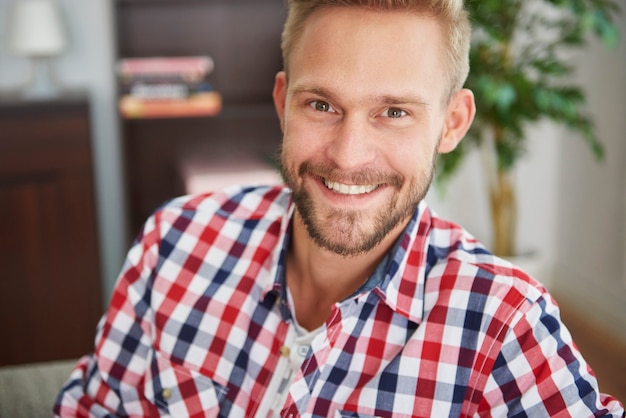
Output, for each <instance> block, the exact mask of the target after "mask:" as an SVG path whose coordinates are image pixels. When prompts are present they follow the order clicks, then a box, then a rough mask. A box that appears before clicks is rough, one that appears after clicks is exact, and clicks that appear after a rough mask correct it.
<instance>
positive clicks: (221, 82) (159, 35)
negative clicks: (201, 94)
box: [115, 0, 286, 233]
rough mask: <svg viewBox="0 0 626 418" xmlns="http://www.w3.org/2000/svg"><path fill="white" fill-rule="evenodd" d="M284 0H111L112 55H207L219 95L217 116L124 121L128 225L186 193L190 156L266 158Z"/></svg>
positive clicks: (276, 130)
mask: <svg viewBox="0 0 626 418" xmlns="http://www.w3.org/2000/svg"><path fill="white" fill-rule="evenodd" d="M285 16H286V9H285V4H284V1H283V0H155V1H142V0H116V2H115V19H116V28H115V33H116V35H117V56H118V58H135V57H167V56H190V55H191V56H193V55H209V56H210V57H211V58H213V60H214V62H215V69H214V71H213V72H212V73H211V74H210V76H209V81H210V82H211V84H212V85H213V86H214V88H215V89H216V90H217V91H218V92H219V93H221V95H222V97H223V109H222V112H221V113H220V114H219V115H218V116H216V117H200V118H177V119H158V120H154V119H144V120H141V119H131V120H122V140H123V148H124V152H125V160H126V174H127V185H126V186H127V191H128V201H129V205H130V219H131V228H132V232H133V233H136V232H137V231H138V230H139V228H140V227H141V225H142V224H143V222H144V221H145V219H146V217H147V216H148V215H149V214H150V213H151V212H152V211H153V210H154V209H156V207H157V206H159V205H161V204H162V203H163V202H164V201H166V200H168V199H170V198H172V197H175V196H177V195H180V194H183V193H185V188H184V184H183V181H182V178H181V164H184V161H185V159H187V158H188V157H189V156H193V157H194V158H196V159H197V158H204V159H206V161H207V164H209V165H210V164H211V161H216V160H219V161H223V160H224V159H228V158H231V157H236V156H237V155H241V154H246V155H247V156H250V155H252V156H255V157H257V158H260V159H264V160H270V159H271V158H272V157H273V156H274V154H275V152H276V150H277V149H278V147H279V144H280V139H281V136H282V135H281V132H280V126H279V123H278V119H277V117H276V113H275V111H274V107H273V104H272V88H273V84H274V76H275V74H276V72H277V71H279V70H280V69H281V67H282V59H281V52H280V34H281V31H282V26H283V23H284V19H285Z"/></svg>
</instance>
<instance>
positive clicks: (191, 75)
mask: <svg viewBox="0 0 626 418" xmlns="http://www.w3.org/2000/svg"><path fill="white" fill-rule="evenodd" d="M211 71H213V60H212V59H211V58H210V57H208V56H190V57H152V58H124V59H122V60H120V61H119V63H118V68H117V75H118V78H119V82H120V88H121V96H120V99H119V110H120V113H121V114H122V116H123V117H125V118H174V117H193V116H215V115H216V114H218V113H219V112H220V110H221V107H222V97H221V95H220V94H219V93H218V92H217V91H215V90H214V89H213V87H212V86H211V84H210V83H209V82H208V80H207V76H208V75H209V74H210V73H211Z"/></svg>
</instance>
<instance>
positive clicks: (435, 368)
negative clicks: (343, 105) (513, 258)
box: [55, 187, 623, 418]
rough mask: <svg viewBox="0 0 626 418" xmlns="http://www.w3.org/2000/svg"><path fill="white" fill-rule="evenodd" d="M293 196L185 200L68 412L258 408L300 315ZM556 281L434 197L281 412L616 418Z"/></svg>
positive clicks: (102, 328) (148, 232)
mask: <svg viewBox="0 0 626 418" xmlns="http://www.w3.org/2000/svg"><path fill="white" fill-rule="evenodd" d="M292 213H293V205H292V201H291V195H290V192H289V190H288V189H285V188H283V187H273V188H268V187H260V188H250V189H229V191H227V192H224V193H217V194H214V195H201V196H197V195H196V196H188V197H184V198H180V199H177V200H174V201H172V202H170V203H169V204H167V205H165V206H164V207H163V208H161V209H159V210H158V211H157V212H155V214H154V215H153V216H152V217H151V218H150V219H149V220H148V222H147V223H146V225H145V228H144V230H143V232H142V234H141V236H140V237H139V239H138V240H137V241H136V243H135V245H134V246H133V247H132V249H131V250H130V252H129V254H128V258H127V261H126V263H125V266H124V269H123V271H122V274H121V276H120V278H119V280H118V283H117V285H116V288H115V291H114V293H113V296H112V300H111V303H110V307H109V309H108V311H107V313H106V315H105V316H104V317H103V319H102V320H101V322H100V324H99V326H98V334H97V339H96V346H95V353H94V354H93V355H91V356H86V357H84V358H83V359H81V361H80V362H79V363H78V365H77V367H76V368H75V370H74V371H73V373H72V375H71V376H70V379H69V381H68V382H67V383H66V384H65V386H64V387H63V389H62V390H61V393H60V394H59V397H58V399H57V404H56V405H55V413H56V414H58V415H62V416H113V415H116V416H172V417H177V418H178V417H185V416H193V417H203V416H209V417H226V416H229V417H252V416H255V415H256V412H257V410H258V408H259V405H260V403H261V400H262V399H263V397H264V396H266V395H267V396H272V395H271V394H267V393H266V388H267V386H268V384H269V381H270V379H271V377H272V374H273V371H274V370H275V368H276V366H277V364H278V362H279V361H283V360H281V359H282V357H281V352H282V350H281V346H282V345H283V343H284V339H285V335H286V333H287V330H288V327H289V326H290V325H289V324H290V321H289V317H290V313H289V312H290V309H289V308H288V307H285V303H286V302H285V298H284V297H283V296H282V295H284V294H285V292H284V286H283V285H282V283H283V282H284V273H283V269H284V264H285V254H286V247H287V244H286V242H287V241H288V239H287V237H289V235H290V219H291V215H292ZM622 415H623V407H622V405H621V404H620V403H619V402H618V401H617V400H615V399H613V398H611V397H608V396H605V395H601V394H600V393H599V391H598V386H597V382H596V379H595V378H594V376H593V374H592V372H591V370H590V368H589V366H588V365H587V364H586V363H585V361H584V360H583V358H582V357H581V355H580V353H579V352H578V350H577V349H576V348H575V346H574V344H573V343H572V340H571V337H570V334H569V332H568V331H567V330H566V329H565V327H564V326H563V324H562V322H561V320H560V319H559V312H558V308H557V306H556V304H555V302H554V301H553V300H552V299H551V297H550V296H549V294H548V293H547V292H546V291H545V289H544V288H543V287H542V286H541V285H540V284H538V283H537V282H536V281H534V280H533V279H531V278H529V277H528V276H527V275H526V274H524V273H523V272H521V271H519V270H517V269H516V268H515V267H514V266H512V265H511V264H509V263H507V262H505V261H503V260H501V259H498V258H496V257H494V256H493V255H491V254H489V253H488V252H487V251H486V250H485V249H484V248H483V247H482V246H481V245H480V244H479V243H477V242H476V240H475V239H474V238H473V237H472V236H470V235H469V234H468V233H467V232H465V231H464V230H462V229H461V228H459V227H458V226H456V225H453V224H451V223H449V222H446V221H443V220H441V219H439V218H437V217H436V216H435V215H434V214H433V213H431V212H430V210H429V209H428V207H427V206H426V204H425V203H423V202H422V203H421V204H420V206H419V207H418V208H417V210H416V212H415V214H414V216H413V218H412V220H411V222H410V224H409V226H408V227H407V229H406V231H405V233H404V234H403V235H402V236H401V237H400V240H399V244H398V245H396V249H395V250H394V252H393V253H391V254H390V257H389V261H388V264H387V268H386V272H384V274H383V275H382V279H381V281H380V282H379V283H378V284H377V285H376V286H375V287H374V288H373V289H369V290H365V291H363V292H357V294H355V295H354V296H352V297H350V298H348V299H347V300H344V301H341V302H339V303H337V304H335V305H334V307H333V309H332V313H331V315H330V317H329V318H328V319H327V321H326V323H325V326H324V329H323V332H322V333H321V334H319V335H317V337H316V338H315V339H314V340H313V342H312V344H311V347H310V349H309V352H308V355H307V357H306V360H305V361H304V363H303V365H302V367H301V369H300V372H299V373H298V375H297V376H296V378H295V380H294V382H293V383H292V385H291V387H290V388H289V395H288V397H287V400H286V403H285V405H284V407H283V409H282V412H281V416H283V417H292V416H293V417H296V416H307V417H309V416H315V417H371V416H394V417H431V416H437V417H443V416H454V417H459V416H462V417H467V416H517V417H526V416H531V417H544V416H545V417H555V416H559V417H561V416H575V417H583V416H614V417H621V416H622Z"/></svg>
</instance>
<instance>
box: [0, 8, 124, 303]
mask: <svg viewBox="0 0 626 418" xmlns="http://www.w3.org/2000/svg"><path fill="white" fill-rule="evenodd" d="M57 2H58V4H59V6H60V7H61V12H62V17H63V18H64V22H65V23H66V27H67V32H68V38H69V45H68V50H67V51H66V52H65V53H64V54H63V55H62V56H61V57H60V58H59V59H57V60H55V62H54V63H53V69H54V70H55V72H56V74H57V76H58V78H59V80H60V82H61V83H62V84H63V85H64V86H65V87H66V88H67V89H76V88H79V89H86V90H87V91H88V92H89V95H90V97H91V119H92V132H93V135H92V140H93V152H94V164H95V176H96V188H97V196H96V198H97V206H98V212H99V213H98V215H99V221H100V223H99V230H100V237H101V238H100V246H101V254H102V260H103V277H104V281H105V283H104V288H105V289H104V290H105V292H104V294H105V299H106V300H107V301H108V298H109V294H110V290H111V288H112V286H113V282H114V280H115V278H116V276H117V274H118V272H119V269H120V267H121V264H122V262H123V257H124V256H125V253H126V249H127V248H126V247H127V238H126V236H127V231H126V216H125V210H124V207H125V202H124V194H123V185H122V178H123V173H122V165H121V152H120V142H119V134H118V130H119V128H118V123H117V118H116V115H115V89H114V78H113V69H114V64H113V56H114V54H113V48H114V47H113V24H112V1H109V0H88V1H85V0H57ZM12 4H13V1H12V0H0V94H1V93H6V92H9V91H14V90H15V87H16V86H19V85H21V84H22V83H23V82H24V81H25V80H26V78H27V77H26V76H27V74H28V73H29V69H30V67H29V62H28V61H27V60H25V59H24V58H21V57H17V56H14V55H12V54H11V52H10V51H9V50H8V46H7V42H8V41H7V25H8V17H9V16H10V10H11V5H12Z"/></svg>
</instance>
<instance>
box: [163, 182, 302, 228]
mask: <svg viewBox="0 0 626 418" xmlns="http://www.w3.org/2000/svg"><path fill="white" fill-rule="evenodd" d="M290 206H291V192H290V190H289V189H287V188H286V187H284V186H254V187H244V186H233V187H229V188H226V189H224V190H222V191H219V192H211V193H203V194H194V195H186V196H181V197H178V198H176V199H173V200H171V201H169V202H166V203H165V204H164V205H163V206H161V207H160V208H158V209H157V211H156V212H155V214H154V216H155V217H158V218H160V220H161V221H163V220H168V219H170V220H171V219H177V218H178V217H181V216H183V217H186V218H189V217H194V218H214V217H217V218H221V219H224V220H239V221H244V222H245V221H255V220H256V221H258V220H262V219H265V218H280V217H282V216H284V215H285V213H287V212H288V211H289V210H290Z"/></svg>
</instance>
